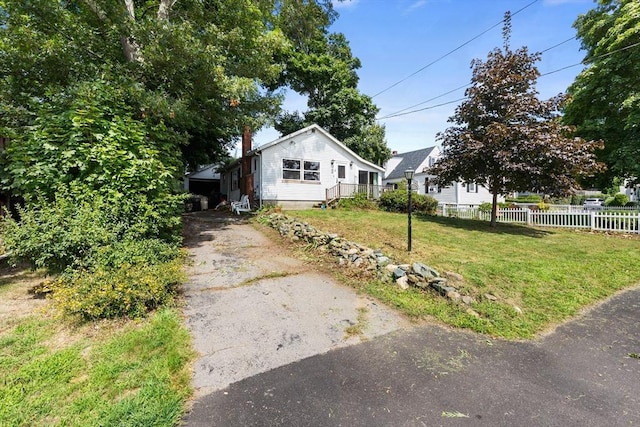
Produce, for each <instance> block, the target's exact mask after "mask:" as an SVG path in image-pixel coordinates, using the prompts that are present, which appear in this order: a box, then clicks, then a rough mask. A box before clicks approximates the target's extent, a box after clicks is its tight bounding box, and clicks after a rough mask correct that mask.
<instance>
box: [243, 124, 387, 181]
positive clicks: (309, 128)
mask: <svg viewBox="0 0 640 427" xmlns="http://www.w3.org/2000/svg"><path fill="white" fill-rule="evenodd" d="M309 131H311V132H316V131H317V132H320V133H322V134H323V135H324V136H326V137H327V138H328V139H329V140H331V141H332V142H333V143H335V144H336V145H338V146H339V147H341V148H342V149H343V150H345V151H346V152H347V153H348V154H349V155H350V156H353V157H354V158H356V159H358V160H359V161H360V162H362V163H364V164H366V165H367V166H369V167H370V168H373V169H377V170H378V171H380V172H381V173H383V174H384V168H383V167H381V166H378V165H376V164H375V163H371V162H370V161H368V160H365V159H363V158H362V157H360V156H358V155H357V154H356V153H355V152H354V151H353V150H351V149H350V148H349V147H347V146H346V145H344V144H343V143H342V142H340V141H338V140H337V139H336V138H335V137H334V136H333V135H331V134H330V133H329V132H327V131H326V130H325V129H323V128H322V127H321V126H319V125H317V124H315V123H314V124H312V125H310V126H307V127H305V128H302V129H300V130H298V131H296V132H293V133H290V134H289V135H285V136H282V137H280V138H278V139H276V140H275V141H271V142H267V143H266V144H263V145H261V146H260V147H258V148H255V149H253V150H251V151H250V152H249V154H255V153H259V152H261V151H263V150H265V149H268V148H271V147H273V146H274V145H278V144H280V143H282V142H285V141H288V140H290V139H291V138H295V137H297V136H298V135H302V134H304V133H305V132H309Z"/></svg>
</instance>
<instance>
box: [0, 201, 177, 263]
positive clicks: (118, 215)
mask: <svg viewBox="0 0 640 427" xmlns="http://www.w3.org/2000/svg"><path fill="white" fill-rule="evenodd" d="M180 197H181V196H175V197H172V198H167V200H166V203H164V204H163V203H158V204H157V205H156V204H152V203H149V202H148V201H145V200H144V196H141V197H140V198H134V199H127V200H122V201H121V202H119V201H118V200H117V199H116V200H113V199H111V200H107V199H105V198H103V197H100V196H95V197H93V198H92V199H88V198H85V200H83V197H82V196H74V195H72V194H71V193H67V194H64V193H61V194H59V195H57V196H56V198H55V200H54V201H53V202H52V203H46V202H44V201H42V200H38V201H35V202H31V203H29V204H28V205H27V206H26V207H21V208H19V214H20V221H19V222H18V221H16V220H14V219H13V218H11V217H10V216H9V215H5V217H4V218H3V227H2V229H3V232H4V238H5V246H6V248H7V250H11V251H13V256H14V257H15V258H17V259H20V260H23V261H26V262H27V263H29V264H30V265H31V266H32V267H34V268H44V269H46V270H47V272H48V273H53V274H55V273H61V272H63V271H65V270H67V269H91V268H93V267H94V266H96V265H97V264H98V260H97V259H96V257H97V256H98V252H99V251H102V252H105V251H106V249H104V248H105V247H110V246H112V247H113V248H114V249H112V250H111V253H112V255H111V257H113V252H114V250H115V248H117V249H127V246H131V245H135V243H131V242H135V241H138V240H140V241H146V243H144V245H152V248H151V249H149V250H146V254H147V255H151V252H152V251H153V250H158V249H159V246H158V245H159V244H160V242H165V243H167V245H168V246H175V245H177V243H178V242H179V241H180V235H179V230H180V225H181V218H180V216H179V215H177V212H178V211H179V206H180V203H181V202H180V200H181V199H180ZM149 242H155V243H149ZM114 245H115V246H114ZM101 248H103V249H101ZM130 249H131V250H134V249H133V248H130ZM165 249H166V250H169V249H167V248H164V249H162V250H160V253H165ZM141 250H142V249H141V248H140V247H138V248H137V249H135V251H137V253H138V254H140V253H141V252H140V251H141ZM102 256H103V257H104V256H106V255H104V254H103V255H102ZM127 256H131V254H130V253H126V254H125V255H123V256H122V257H121V261H126V260H127V258H126V257H127ZM150 259H151V260H152V262H153V260H154V258H153V257H152V258H150ZM110 262H111V263H112V264H113V261H110Z"/></svg>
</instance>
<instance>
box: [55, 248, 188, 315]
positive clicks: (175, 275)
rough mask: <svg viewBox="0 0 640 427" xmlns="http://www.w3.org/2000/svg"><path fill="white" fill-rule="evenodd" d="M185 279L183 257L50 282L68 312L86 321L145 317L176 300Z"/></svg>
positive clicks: (59, 304)
mask: <svg viewBox="0 0 640 427" xmlns="http://www.w3.org/2000/svg"><path fill="white" fill-rule="evenodd" d="M183 281H184V272H183V270H182V262H181V260H179V259H178V260H174V261H170V262H164V263H160V264H155V265H145V264H134V265H127V264H123V265H121V266H120V268H118V269H104V268H102V267H100V268H98V269H96V270H95V271H88V270H82V271H76V272H72V273H67V274H63V275H61V276H60V277H59V278H58V279H56V280H55V281H53V282H52V283H51V284H50V287H51V290H52V291H53V294H52V295H53V300H54V302H55V304H56V306H57V307H58V309H60V310H61V311H62V312H63V313H64V314H66V315H69V316H74V317H75V316H77V317H79V318H81V319H83V320H93V319H104V318H115V317H132V318H136V317H142V316H144V315H146V314H147V313H148V312H149V310H153V309H155V308H157V307H160V306H163V305H167V304H169V303H171V302H172V301H173V298H174V296H175V293H176V290H177V288H178V285H179V284H180V283H181V282H183Z"/></svg>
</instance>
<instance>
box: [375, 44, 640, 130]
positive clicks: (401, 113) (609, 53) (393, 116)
mask: <svg viewBox="0 0 640 427" xmlns="http://www.w3.org/2000/svg"><path fill="white" fill-rule="evenodd" d="M563 43H566V41H564V42H562V43H559V44H557V45H555V46H552V47H550V48H549V49H546V50H544V51H543V52H546V51H548V50H550V49H553V48H554V47H557V46H560V45H561V44H563ZM636 46H640V42H637V43H633V44H630V45H629V46H625V47H622V48H620V49H616V50H613V51H611V52H607V53H603V54H602V55H598V56H596V57H593V58H591V59H590V60H589V61H588V62H593V61H594V60H597V59H602V58H606V57H607V56H611V55H613V54H615V53H618V52H622V51H624V50H627V49H631V48H634V47H636ZM588 62H587V61H581V62H578V63H576V64H571V65H567V66H566V67H562V68H558V69H556V70H553V71H549V72H547V73H544V74H540V77H545V76H548V75H550V74H555V73H558V72H560V71H563V70H566V69H568V68H573V67H577V66H580V65H586V64H587V63H588ZM470 85H471V84H470V83H469V84H467V85H464V86H460V87H458V88H456V89H452V90H450V91H448V92H446V93H443V94H442V95H438V96H436V97H434V98H431V99H430V100H428V101H424V102H421V103H420V104H416V105H414V106H413V107H415V106H417V105H422V104H425V103H427V102H429V101H433V100H434V99H438V98H441V97H442V96H445V95H448V94H449V93H451V92H455V91H456V90H460V89H462V88H463V87H466V86H470ZM465 99H468V97H466V96H465V97H464V98H458V99H455V100H453V101H448V102H443V103H441V104H437V105H431V106H429V107H424V108H419V109H417V110H411V111H406V110H408V109H410V108H413V107H407V108H405V109H402V110H399V111H397V112H395V113H391V114H388V115H386V116H383V117H380V118H376V120H385V119H392V118H395V117H400V116H406V115H408V114H413V113H419V112H420V111H425V110H431V109H434V108H438V107H442V106H444V105H449V104H453V103H456V102H460V101H464V100H465Z"/></svg>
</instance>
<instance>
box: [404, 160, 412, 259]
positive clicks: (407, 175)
mask: <svg viewBox="0 0 640 427" xmlns="http://www.w3.org/2000/svg"><path fill="white" fill-rule="evenodd" d="M404 177H405V178H406V179H407V194H408V196H409V209H408V210H407V221H408V222H407V252H411V193H412V191H411V181H412V180H413V169H407V170H406V171H404Z"/></svg>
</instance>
